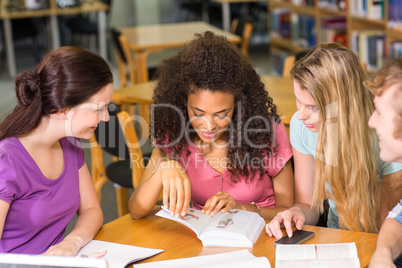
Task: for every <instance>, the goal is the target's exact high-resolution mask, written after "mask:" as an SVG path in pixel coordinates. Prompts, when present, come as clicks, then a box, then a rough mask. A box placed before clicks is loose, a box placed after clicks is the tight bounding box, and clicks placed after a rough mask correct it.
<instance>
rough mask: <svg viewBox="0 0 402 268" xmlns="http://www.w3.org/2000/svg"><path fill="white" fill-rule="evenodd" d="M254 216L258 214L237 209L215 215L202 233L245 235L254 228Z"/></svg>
mask: <svg viewBox="0 0 402 268" xmlns="http://www.w3.org/2000/svg"><path fill="white" fill-rule="evenodd" d="M256 216H258V214H256V213H253V212H249V211H244V210H237V209H232V210H230V211H228V212H226V213H223V214H221V213H217V214H216V215H215V216H214V217H213V218H212V221H211V222H210V223H209V224H208V226H207V227H206V228H205V230H204V231H203V232H204V233H205V232H208V231H213V230H219V231H224V232H232V233H239V234H244V235H246V234H247V232H248V231H249V230H250V228H251V227H252V226H254V224H255V218H256ZM258 217H259V216H258Z"/></svg>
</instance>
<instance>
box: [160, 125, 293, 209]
mask: <svg viewBox="0 0 402 268" xmlns="http://www.w3.org/2000/svg"><path fill="white" fill-rule="evenodd" d="M276 139H277V153H276V154H272V155H271V157H269V158H268V157H266V158H265V161H264V163H265V167H266V171H267V172H266V173H264V174H263V175H262V176H260V172H256V174H255V176H254V178H253V179H252V181H251V182H250V180H247V181H246V178H245V177H244V176H242V177H240V178H239V179H240V180H239V181H238V182H237V183H233V182H232V180H231V173H230V172H229V171H228V170H227V169H225V170H224V171H223V173H220V172H218V171H216V170H215V169H214V168H212V167H211V166H210V165H209V163H208V162H207V161H206V160H205V159H204V157H203V156H202V154H201V153H200V151H199V150H198V148H197V147H196V145H195V144H193V143H191V144H189V146H188V147H189V150H190V152H191V153H190V155H189V156H185V154H184V153H183V154H182V155H180V156H179V158H178V162H179V163H180V164H181V165H182V166H183V168H184V169H185V170H186V174H187V176H188V177H189V179H190V181H191V201H192V203H193V207H194V208H196V209H202V207H203V206H204V204H205V203H206V201H207V200H208V199H209V198H210V197H211V196H213V195H215V194H216V193H217V192H219V191H221V192H227V193H229V194H230V195H231V196H232V197H233V198H234V199H235V200H236V202H239V203H245V204H248V203H251V202H255V203H256V205H257V206H259V207H275V194H274V189H273V185H272V178H274V177H275V176H276V175H278V173H279V172H280V171H281V170H282V168H283V167H284V165H285V164H286V163H287V162H288V160H289V159H290V158H291V157H292V150H291V147H290V143H289V139H288V136H287V133H286V129H285V126H284V125H283V124H282V123H279V124H277V126H276ZM166 152H167V153H168V154H170V152H171V151H170V150H169V149H167V150H166ZM249 162H250V163H251V164H253V163H252V162H251V161H249Z"/></svg>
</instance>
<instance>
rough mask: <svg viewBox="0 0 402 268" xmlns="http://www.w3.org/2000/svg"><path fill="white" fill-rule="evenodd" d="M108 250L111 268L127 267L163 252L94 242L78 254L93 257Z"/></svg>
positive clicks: (161, 250) (107, 255)
mask: <svg viewBox="0 0 402 268" xmlns="http://www.w3.org/2000/svg"><path fill="white" fill-rule="evenodd" d="M104 250H107V253H106V255H105V256H103V257H102V259H105V260H106V261H107V262H108V263H109V267H110V268H118V267H121V268H123V267H126V266H127V265H128V264H130V263H133V262H136V261H140V260H143V259H146V258H149V257H152V256H154V255H156V254H159V253H161V252H163V249H152V248H143V247H136V246H131V245H124V244H118V243H112V242H105V241H99V240H92V241H91V242H89V243H88V244H86V245H85V246H84V247H83V248H81V250H80V251H79V252H78V253H79V254H84V255H91V254H93V253H96V252H101V251H104Z"/></svg>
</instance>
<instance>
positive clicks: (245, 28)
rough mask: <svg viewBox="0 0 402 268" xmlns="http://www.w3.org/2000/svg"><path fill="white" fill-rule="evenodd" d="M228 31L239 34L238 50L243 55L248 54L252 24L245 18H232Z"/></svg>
mask: <svg viewBox="0 0 402 268" xmlns="http://www.w3.org/2000/svg"><path fill="white" fill-rule="evenodd" d="M230 31H231V33H233V34H236V35H239V36H241V38H242V40H241V44H240V51H241V53H243V55H245V56H247V55H248V47H249V44H250V38H251V34H252V33H253V24H252V23H251V22H248V21H247V19H246V18H240V19H237V18H236V19H233V21H232V25H231V27H230Z"/></svg>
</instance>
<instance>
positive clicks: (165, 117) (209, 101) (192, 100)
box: [129, 32, 294, 219]
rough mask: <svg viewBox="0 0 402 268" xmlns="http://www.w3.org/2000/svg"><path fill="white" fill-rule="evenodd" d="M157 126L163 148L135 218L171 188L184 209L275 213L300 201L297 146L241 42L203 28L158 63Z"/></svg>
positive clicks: (138, 194) (176, 205) (149, 170)
mask: <svg viewBox="0 0 402 268" xmlns="http://www.w3.org/2000/svg"><path fill="white" fill-rule="evenodd" d="M157 72H158V84H157V86H156V88H155V91H154V103H155V104H154V105H153V106H152V107H153V112H152V113H151V115H152V118H151V119H152V120H151V122H152V123H151V129H152V131H153V132H152V133H153V134H154V136H153V140H154V143H155V148H154V149H153V152H152V156H151V159H150V161H149V162H148V166H147V167H146V169H145V171H144V173H143V175H142V178H141V181H140V182H139V185H138V187H137V188H136V190H135V191H134V193H133V195H132V196H131V198H130V203H129V209H130V214H131V216H132V217H133V218H134V219H138V218H141V217H143V216H145V215H146V214H147V213H148V212H149V211H150V210H151V209H152V208H153V207H154V206H155V203H156V202H157V200H158V197H159V194H160V193H161V191H163V204H164V205H165V206H167V207H169V209H170V213H171V214H172V215H174V216H176V217H180V216H185V214H186V213H187V209H188V208H189V206H190V201H191V203H192V206H193V207H194V208H196V209H200V210H201V211H202V212H204V213H205V214H207V215H211V216H213V215H215V214H216V213H226V212H228V211H229V210H230V209H241V210H247V211H253V212H256V213H259V214H260V215H261V216H262V217H263V218H265V219H272V217H274V216H275V215H276V213H278V212H279V211H282V210H285V209H287V208H289V207H291V206H292V205H293V196H294V191H293V171H292V167H291V164H290V158H291V156H292V152H291V149H290V143H289V139H288V137H287V133H286V129H285V127H284V125H283V124H282V123H281V122H280V120H279V116H278V114H277V111H276V106H275V104H274V103H273V100H272V98H270V97H269V95H268V92H267V91H266V90H265V86H264V84H263V83H262V82H261V78H260V77H259V75H258V74H257V72H256V71H255V69H254V68H253V66H252V65H251V64H250V62H249V61H248V60H247V58H245V57H244V56H243V55H242V54H241V53H240V52H239V50H238V49H237V48H236V47H235V46H233V45H232V44H231V43H230V42H229V41H227V40H226V39H225V38H224V37H221V36H217V35H215V34H213V33H212V32H206V33H205V34H202V35H201V34H198V35H196V38H195V39H194V40H192V41H191V42H189V43H187V44H186V45H185V46H183V47H182V48H181V49H180V51H179V52H178V53H177V54H176V55H174V56H173V57H171V58H169V59H166V60H164V61H162V63H161V64H160V65H159V66H158V69H157Z"/></svg>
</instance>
